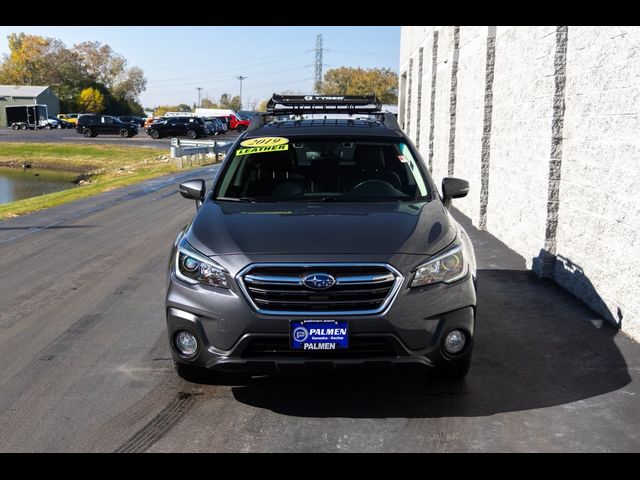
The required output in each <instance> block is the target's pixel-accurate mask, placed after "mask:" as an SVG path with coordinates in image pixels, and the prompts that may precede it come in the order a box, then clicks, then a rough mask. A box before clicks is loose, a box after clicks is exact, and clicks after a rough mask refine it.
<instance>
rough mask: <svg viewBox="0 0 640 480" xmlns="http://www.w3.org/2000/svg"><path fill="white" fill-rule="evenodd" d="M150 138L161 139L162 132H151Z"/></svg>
mask: <svg viewBox="0 0 640 480" xmlns="http://www.w3.org/2000/svg"><path fill="white" fill-rule="evenodd" d="M149 136H150V137H151V138H153V139H155V140H157V139H159V138H160V132H159V131H158V130H151V131H150V132H149Z"/></svg>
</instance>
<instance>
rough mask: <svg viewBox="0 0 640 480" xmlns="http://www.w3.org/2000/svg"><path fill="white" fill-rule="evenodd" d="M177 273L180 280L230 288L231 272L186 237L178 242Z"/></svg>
mask: <svg viewBox="0 0 640 480" xmlns="http://www.w3.org/2000/svg"><path fill="white" fill-rule="evenodd" d="M175 273H176V276H177V277H178V278H179V279H180V280H182V281H183V282H187V283H190V284H192V285H195V284H197V283H203V284H205V285H211V286H213V287H220V288H230V287H229V275H228V273H229V272H227V271H226V270H225V269H224V268H222V267H221V266H220V265H218V264H217V263H216V262H214V261H213V260H211V259H210V258H207V257H205V256H204V255H202V254H201V253H199V252H198V251H196V250H195V249H194V248H193V247H192V246H191V245H189V243H188V242H187V241H186V240H185V239H184V238H183V239H182V240H180V243H179V244H178V249H177V252H176V258H175Z"/></svg>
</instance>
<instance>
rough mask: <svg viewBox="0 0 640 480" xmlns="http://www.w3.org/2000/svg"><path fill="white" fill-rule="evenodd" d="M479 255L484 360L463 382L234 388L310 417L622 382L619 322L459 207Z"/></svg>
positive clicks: (441, 407)
mask: <svg viewBox="0 0 640 480" xmlns="http://www.w3.org/2000/svg"><path fill="white" fill-rule="evenodd" d="M455 216H456V218H457V219H459V221H460V223H462V224H463V225H464V227H465V229H466V230H467V232H468V233H469V235H470V236H471V238H472V240H473V242H474V245H475V249H476V256H477V257H478V268H479V270H478V317H477V323H476V340H475V347H474V359H473V362H472V367H471V371H470V373H469V375H468V376H467V377H466V378H465V379H464V380H461V381H456V382H443V381H435V380H429V379H426V378H425V377H424V376H421V375H419V374H416V373H412V372H402V373H396V372H393V371H379V370H358V371H357V372H356V373H353V372H345V373H323V374H320V373H311V372H303V373H300V374H298V375H291V374H289V375H273V376H265V377H261V378H253V379H251V380H250V381H249V382H247V383H246V384H245V385H242V386H236V387H234V388H232V392H233V395H234V397H235V398H236V399H237V400H238V401H239V402H242V403H244V404H247V405H251V406H254V407H259V408H265V409H269V410H272V411H274V412H277V413H280V414H285V415H294V416H305V417H348V418H384V417H405V418H428V417H452V416H487V415H493V414H496V413H501V412H515V411H521V410H529V409H537V408H543V407H549V406H554V405H562V404H566V403H571V402H576V401H579V400H583V399H588V398H591V397H595V396H598V395H602V394H605V393H608V392H611V391H614V390H617V389H620V388H622V387H623V386H625V385H627V384H628V383H629V382H630V380H631V379H630V376H629V374H628V371H627V364H626V362H625V359H624V357H623V355H622V353H621V352H620V351H619V349H618V347H617V346H616V344H615V343H614V337H615V336H616V334H617V333H618V331H617V329H616V328H614V327H613V326H611V325H610V324H609V323H607V322H603V320H602V318H601V317H600V316H599V315H597V314H595V313H594V312H593V311H592V310H590V309H589V308H587V307H586V306H584V304H582V303H581V302H580V301H579V300H578V299H577V298H575V297H574V296H573V295H571V293H569V292H567V291H565V290H563V289H562V288H560V287H558V286H557V285H556V284H555V283H554V282H552V281H551V280H544V279H542V280H541V279H539V278H538V277H537V276H536V275H535V274H533V273H532V272H530V271H527V270H525V262H524V259H523V258H522V257H521V256H519V255H517V254H516V253H515V252H513V251H511V250H509V249H508V248H507V247H506V246H505V245H504V244H502V243H501V242H500V241H498V240H497V239H495V238H494V237H492V236H491V235H490V234H488V233H487V232H480V231H478V230H476V229H475V228H474V227H473V226H471V224H470V222H469V221H468V219H465V218H464V217H462V216H461V215H460V214H458V213H456V215H455Z"/></svg>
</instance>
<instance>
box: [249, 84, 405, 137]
mask: <svg viewBox="0 0 640 480" xmlns="http://www.w3.org/2000/svg"><path fill="white" fill-rule="evenodd" d="M314 113H315V114H322V113H344V114H347V115H354V114H367V115H374V116H376V117H378V119H379V120H380V121H382V123H383V124H384V125H385V126H386V127H387V128H389V129H391V130H397V131H401V129H400V126H399V125H398V120H397V119H396V116H395V115H394V114H392V113H389V112H382V102H380V100H378V98H377V97H376V96H375V95H278V94H276V93H274V94H273V96H272V97H271V99H270V100H269V102H268V103H267V111H266V112H262V113H258V114H256V115H254V117H253V118H252V119H251V123H250V124H249V127H248V128H247V130H248V131H252V130H257V129H259V128H261V127H263V126H264V125H265V123H266V119H267V118H268V117H274V118H273V119H274V120H275V119H277V118H278V117H279V116H281V115H282V116H285V115H304V114H314Z"/></svg>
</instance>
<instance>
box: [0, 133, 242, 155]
mask: <svg viewBox="0 0 640 480" xmlns="http://www.w3.org/2000/svg"><path fill="white" fill-rule="evenodd" d="M138 131H139V133H138V135H136V136H135V137H131V138H121V137H119V136H118V135H98V136H97V137H93V138H86V137H84V136H83V135H81V134H79V133H78V132H76V130H75V129H66V128H65V129H52V130H44V129H43V130H12V129H10V128H0V142H26V143H78V144H98V145H126V146H130V147H151V148H158V149H162V150H166V151H167V152H168V151H169V148H170V147H171V138H169V137H165V138H159V139H157V140H154V139H153V138H151V137H150V136H149V135H147V134H146V132H145V131H144V129H142V128H140V129H139V130H138ZM237 136H238V134H237V133H236V132H235V131H228V132H227V133H226V134H223V135H215V136H213V137H207V139H208V140H211V139H215V140H230V139H235V138H237ZM0 148H1V143H0Z"/></svg>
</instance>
